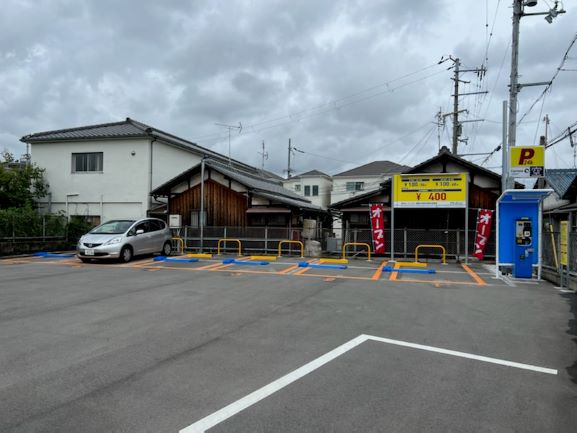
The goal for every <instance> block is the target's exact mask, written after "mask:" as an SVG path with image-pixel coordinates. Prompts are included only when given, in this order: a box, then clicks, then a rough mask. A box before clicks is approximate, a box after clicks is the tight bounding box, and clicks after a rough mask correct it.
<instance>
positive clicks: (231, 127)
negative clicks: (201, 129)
mask: <svg viewBox="0 0 577 433" xmlns="http://www.w3.org/2000/svg"><path fill="white" fill-rule="evenodd" d="M215 125H216V126H222V127H223V128H226V129H228V165H231V162H230V131H232V130H233V129H236V130H237V131H238V133H239V134H240V133H241V132H242V123H240V122H238V125H227V124H225V123H215Z"/></svg>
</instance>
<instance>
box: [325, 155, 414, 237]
mask: <svg viewBox="0 0 577 433" xmlns="http://www.w3.org/2000/svg"><path fill="white" fill-rule="evenodd" d="M409 169H410V167H407V166H405V165H400V164H397V163H395V162H391V161H373V162H369V163H368V164H365V165H361V166H359V167H355V168H353V169H350V170H347V171H343V172H342V173H338V174H335V175H334V176H333V189H332V191H331V203H339V202H341V201H343V200H346V199H348V198H351V197H354V196H356V195H362V194H365V193H368V192H370V191H376V190H378V189H379V188H380V187H381V183H383V182H384V181H385V180H388V179H390V178H391V177H392V175H393V174H395V173H403V172H405V171H407V170H409ZM341 228H342V220H341V219H340V218H339V219H336V220H335V221H334V222H333V231H334V233H335V235H336V236H337V237H339V236H340V233H341Z"/></svg>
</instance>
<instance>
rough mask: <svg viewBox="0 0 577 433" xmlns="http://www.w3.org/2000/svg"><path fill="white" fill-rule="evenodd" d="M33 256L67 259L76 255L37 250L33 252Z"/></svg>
mask: <svg viewBox="0 0 577 433" xmlns="http://www.w3.org/2000/svg"><path fill="white" fill-rule="evenodd" d="M33 256H34V257H46V258H51V259H69V258H71V257H76V254H74V253H47V252H43V251H42V252H38V253H34V254H33Z"/></svg>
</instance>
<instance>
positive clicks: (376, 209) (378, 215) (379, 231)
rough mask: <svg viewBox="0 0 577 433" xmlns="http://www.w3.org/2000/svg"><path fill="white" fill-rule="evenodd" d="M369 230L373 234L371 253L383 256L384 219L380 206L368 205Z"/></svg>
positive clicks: (381, 206)
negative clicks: (369, 215)
mask: <svg viewBox="0 0 577 433" xmlns="http://www.w3.org/2000/svg"><path fill="white" fill-rule="evenodd" d="M370 213H371V230H372V232H373V252H374V253H375V254H385V218H384V215H383V205H382V204H372V205H370Z"/></svg>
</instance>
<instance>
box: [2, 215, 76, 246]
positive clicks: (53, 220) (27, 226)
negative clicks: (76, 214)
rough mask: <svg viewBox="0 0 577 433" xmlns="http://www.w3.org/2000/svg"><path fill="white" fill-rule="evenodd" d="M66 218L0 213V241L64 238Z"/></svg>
mask: <svg viewBox="0 0 577 433" xmlns="http://www.w3.org/2000/svg"><path fill="white" fill-rule="evenodd" d="M66 226H67V221H66V217H64V216H61V215H38V214H37V213H35V212H33V211H32V212H7V211H4V212H0V241H4V242H6V241H17V240H27V239H37V240H38V239H39V240H49V239H64V238H66Z"/></svg>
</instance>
